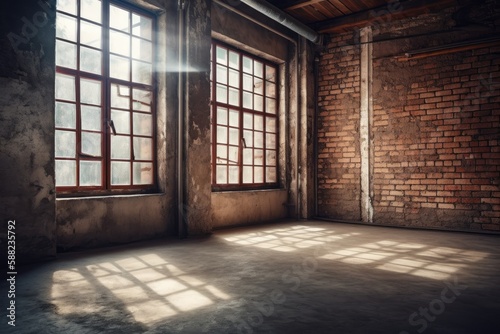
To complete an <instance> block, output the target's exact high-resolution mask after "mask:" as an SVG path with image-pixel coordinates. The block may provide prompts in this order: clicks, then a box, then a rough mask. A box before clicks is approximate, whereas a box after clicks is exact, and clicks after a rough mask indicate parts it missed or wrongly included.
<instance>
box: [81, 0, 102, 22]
mask: <svg viewBox="0 0 500 334" xmlns="http://www.w3.org/2000/svg"><path fill="white" fill-rule="evenodd" d="M80 1H81V16H82V17H84V18H86V19H89V20H91V21H95V22H99V23H100V22H101V1H100V0H80Z"/></svg>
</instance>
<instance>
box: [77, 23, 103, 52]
mask: <svg viewBox="0 0 500 334" xmlns="http://www.w3.org/2000/svg"><path fill="white" fill-rule="evenodd" d="M101 34H102V33H101V26H99V25H97V24H93V23H89V22H85V21H80V43H81V44H85V45H88V46H93V47H95V48H99V49H100V48H101Z"/></svg>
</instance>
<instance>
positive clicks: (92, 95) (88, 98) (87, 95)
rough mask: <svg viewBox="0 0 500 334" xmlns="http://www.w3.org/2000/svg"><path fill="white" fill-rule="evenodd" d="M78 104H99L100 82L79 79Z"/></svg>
mask: <svg viewBox="0 0 500 334" xmlns="http://www.w3.org/2000/svg"><path fill="white" fill-rule="evenodd" d="M80 102H81V103H88V104H95V105H100V104H101V82H100V81H96V80H89V79H83V78H81V79H80Z"/></svg>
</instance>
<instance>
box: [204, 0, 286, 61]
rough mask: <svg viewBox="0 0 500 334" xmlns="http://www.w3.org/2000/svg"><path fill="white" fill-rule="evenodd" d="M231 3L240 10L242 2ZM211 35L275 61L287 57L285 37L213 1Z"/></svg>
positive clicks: (270, 24) (271, 24)
mask: <svg viewBox="0 0 500 334" xmlns="http://www.w3.org/2000/svg"><path fill="white" fill-rule="evenodd" d="M233 5H234V6H235V8H236V9H240V10H242V9H243V8H242V7H243V6H244V5H243V4H242V3H239V4H236V3H235V4H233ZM253 15H255V16H256V18H257V17H258V16H259V15H258V14H254V13H252V17H253ZM261 19H264V18H263V17H261ZM265 22H266V24H267V25H269V26H272V27H273V29H274V28H276V29H277V30H280V27H279V26H278V27H275V25H274V24H273V23H272V22H269V20H265ZM212 35H213V36H214V37H215V38H217V39H220V40H222V41H225V42H227V43H230V44H235V46H237V47H238V48H241V49H243V50H246V51H249V52H251V53H253V54H255V55H257V56H264V57H265V58H269V57H272V58H274V60H275V61H277V62H283V60H285V59H287V55H288V43H287V41H286V40H285V39H283V38H282V37H279V36H278V35H276V34H275V33H273V32H272V31H269V30H268V29H266V28H263V27H261V26H259V25H258V24H256V23H254V22H251V21H249V20H247V19H245V18H242V17H241V16H240V15H238V14H237V13H234V12H232V11H230V10H229V9H226V8H224V7H222V6H220V5H219V4H217V3H215V2H214V3H213V5H212Z"/></svg>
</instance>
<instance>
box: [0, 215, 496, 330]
mask: <svg viewBox="0 0 500 334" xmlns="http://www.w3.org/2000/svg"><path fill="white" fill-rule="evenodd" d="M499 283H500V237H499V236H489V235H476V234H464V233H452V232H438V231H420V230H404V229H395V228H384V227H369V226H359V225H347V224H338V223H328V222H318V221H303V222H288V223H279V224H273V225H266V226H260V227H247V228H238V229H229V230H224V231H217V232H216V233H214V234H213V235H212V236H211V237H209V238H203V239H188V240H167V241H164V240H163V241H158V240H156V241H153V242H143V243H137V244H132V245H127V246H120V247H112V248H106V249H101V250H93V251H86V252H79V253H66V254H60V256H59V257H58V259H57V260H55V261H51V262H48V263H42V264H37V265H34V266H31V267H24V268H19V269H18V275H17V281H16V327H15V330H13V328H12V327H10V326H7V325H6V322H7V320H8V319H7V318H6V317H5V314H4V315H2V317H1V318H2V319H3V320H2V324H1V325H0V332H2V333H37V334H40V333H71V334H77V333H287V334H290V333H360V334H361V333H363V334H367V333H395V334H398V333H399V334H403V333H429V334H430V333H450V334H451V333H453V334H457V333H481V334H486V333H498V332H499V329H498V328H499V326H500V317H499V315H500V284H499ZM5 290H6V286H5V283H3V285H2V291H1V293H2V301H3V300H5V299H4V296H6V295H7V293H6V291H5ZM2 309H3V310H4V311H3V313H5V312H6V311H5V303H4V302H2ZM6 319H7V320H6Z"/></svg>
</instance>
